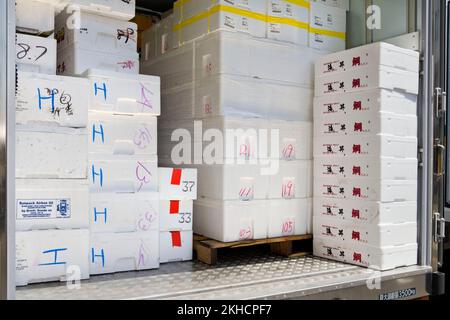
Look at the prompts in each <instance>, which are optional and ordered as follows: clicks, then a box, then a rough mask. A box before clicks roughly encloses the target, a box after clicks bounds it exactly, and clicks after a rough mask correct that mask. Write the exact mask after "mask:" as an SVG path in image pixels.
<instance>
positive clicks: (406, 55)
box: [315, 42, 419, 78]
mask: <svg viewBox="0 0 450 320" xmlns="http://www.w3.org/2000/svg"><path fill="white" fill-rule="evenodd" d="M315 65H316V78H319V77H322V76H327V75H330V74H333V73H339V72H350V71H355V70H358V69H359V68H362V67H378V66H386V67H391V68H396V69H402V70H406V71H411V72H414V73H419V53H418V52H416V51H412V50H408V49H403V48H400V47H397V46H394V45H392V44H388V43H384V42H377V43H373V44H369V45H365V46H362V47H358V48H354V49H350V50H346V51H342V52H338V53H333V54H330V55H327V56H324V57H321V58H319V59H318V60H317V61H316V64H315Z"/></svg>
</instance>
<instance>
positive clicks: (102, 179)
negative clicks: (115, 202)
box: [88, 155, 158, 193]
mask: <svg viewBox="0 0 450 320" xmlns="http://www.w3.org/2000/svg"><path fill="white" fill-rule="evenodd" d="M88 179H89V185H90V191H91V193H104V192H106V193H146V192H157V191H158V157H156V156H132V157H131V156H124V155H121V156H117V155H116V156H102V155H89V166H88Z"/></svg>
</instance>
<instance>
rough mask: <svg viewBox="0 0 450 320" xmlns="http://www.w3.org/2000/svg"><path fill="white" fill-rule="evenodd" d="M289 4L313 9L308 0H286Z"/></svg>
mask: <svg viewBox="0 0 450 320" xmlns="http://www.w3.org/2000/svg"><path fill="white" fill-rule="evenodd" d="M285 1H286V2H288V3H292V4H295V5H297V6H299V7H303V8H308V9H309V8H311V3H310V2H309V1H308V0H285Z"/></svg>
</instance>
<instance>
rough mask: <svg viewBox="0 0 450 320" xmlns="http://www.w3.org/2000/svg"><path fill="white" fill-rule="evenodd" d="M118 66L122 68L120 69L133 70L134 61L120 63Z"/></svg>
mask: <svg viewBox="0 0 450 320" xmlns="http://www.w3.org/2000/svg"><path fill="white" fill-rule="evenodd" d="M117 64H118V65H121V66H122V69H130V70H131V69H133V68H134V65H135V63H134V61H131V60H128V61H122V62H118V63H117Z"/></svg>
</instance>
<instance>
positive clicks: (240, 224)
mask: <svg viewBox="0 0 450 320" xmlns="http://www.w3.org/2000/svg"><path fill="white" fill-rule="evenodd" d="M269 211H270V210H269V206H268V201H266V200H256V201H214V200H206V199H202V200H198V201H195V202H194V212H195V219H194V232H195V233H196V234H199V235H203V236H206V237H208V238H211V239H214V240H217V241H222V242H233V241H242V240H253V239H265V238H267V234H268V223H269ZM292 214H293V215H294V216H295V214H296V213H292Z"/></svg>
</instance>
